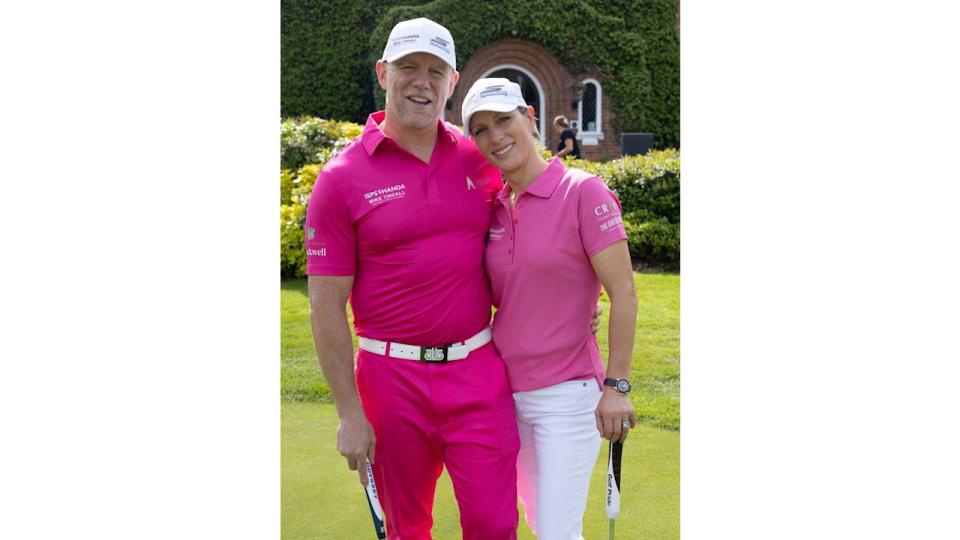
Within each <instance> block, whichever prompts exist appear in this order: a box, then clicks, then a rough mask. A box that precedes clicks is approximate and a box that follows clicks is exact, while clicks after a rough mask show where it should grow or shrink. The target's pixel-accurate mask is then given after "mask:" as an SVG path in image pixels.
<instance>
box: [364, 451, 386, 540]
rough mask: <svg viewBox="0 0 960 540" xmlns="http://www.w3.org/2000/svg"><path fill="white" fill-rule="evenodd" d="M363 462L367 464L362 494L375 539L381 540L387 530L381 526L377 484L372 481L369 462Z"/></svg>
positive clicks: (381, 511)
mask: <svg viewBox="0 0 960 540" xmlns="http://www.w3.org/2000/svg"><path fill="white" fill-rule="evenodd" d="M364 461H366V463H367V487H366V489H364V492H365V493H366V494H367V504H368V505H369V506H370V517H372V518H373V529H374V530H375V531H376V532H377V538H378V539H379V540H383V539H384V538H386V537H387V530H386V527H384V525H383V508H381V507H380V497H379V496H377V484H376V482H374V481H373V468H372V467H370V461H369V460H364Z"/></svg>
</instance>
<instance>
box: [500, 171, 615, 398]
mask: <svg viewBox="0 0 960 540" xmlns="http://www.w3.org/2000/svg"><path fill="white" fill-rule="evenodd" d="M510 192H511V188H510V186H509V185H505V186H504V187H503V190H501V191H500V193H499V195H498V196H497V204H495V205H494V208H493V210H492V217H491V220H490V230H489V231H488V232H487V247H486V254H485V258H484V264H485V265H486V269H487V274H488V275H489V277H490V283H491V286H492V289H493V303H494V305H495V306H496V307H497V312H496V314H495V315H494V319H493V340H494V343H495V344H496V346H497V348H498V349H499V351H500V353H501V354H502V355H503V359H504V361H505V362H506V364H507V373H508V374H509V376H510V385H511V387H512V389H513V391H514V392H520V391H526V390H535V389H538V388H544V387H546V386H551V385H554V384H558V383H561V382H564V381H569V380H574V379H588V378H590V377H594V378H596V379H597V384H598V385H600V384H602V379H603V373H604V371H605V370H604V366H603V362H602V361H601V359H600V349H599V347H598V345H597V340H596V337H595V336H594V335H593V334H592V333H591V332H590V319H591V315H592V313H593V311H594V308H595V307H596V302H597V298H599V296H600V280H599V279H598V278H597V275H596V274H595V273H594V271H593V267H592V266H591V265H590V258H591V257H593V256H594V255H596V254H597V253H598V252H600V251H601V250H602V249H603V248H605V247H607V246H609V245H610V244H612V243H614V242H617V241H620V240H624V239H626V237H627V233H626V231H625V230H624V227H623V221H622V219H621V217H620V201H619V200H618V199H617V197H616V195H614V194H613V192H612V191H610V189H609V188H608V187H607V186H606V184H604V183H603V181H602V180H600V179H599V178H597V177H595V176H592V175H590V174H588V173H586V172H584V171H581V170H579V169H567V168H566V167H564V165H563V162H562V161H560V160H559V159H554V160H553V161H551V162H550V164H549V166H548V167H547V168H546V170H544V171H543V173H541V174H540V176H538V177H537V178H536V179H535V180H534V181H533V182H532V183H531V184H530V186H528V187H527V189H526V191H524V192H523V193H522V194H520V197H519V199H518V200H517V204H516V206H515V207H514V208H513V209H512V210H511V208H510Z"/></svg>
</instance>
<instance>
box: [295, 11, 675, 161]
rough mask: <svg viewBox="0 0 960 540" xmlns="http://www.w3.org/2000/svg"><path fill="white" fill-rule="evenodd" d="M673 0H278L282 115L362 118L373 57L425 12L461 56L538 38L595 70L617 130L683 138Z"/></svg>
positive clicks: (376, 92) (376, 101)
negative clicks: (394, 32)
mask: <svg viewBox="0 0 960 540" xmlns="http://www.w3.org/2000/svg"><path fill="white" fill-rule="evenodd" d="M676 9H677V6H676V1H675V0H552V1H549V2H548V1H543V0H515V1H514V2H512V3H511V4H510V5H509V9H507V8H505V7H504V5H503V4H499V3H495V2H460V1H456V0H435V1H433V2H427V3H424V2H403V3H400V2H397V1H386V2H384V1H382V0H353V1H349V2H348V1H346V0H281V51H280V52H281V79H280V84H281V106H280V110H281V115H282V116H284V117H289V116H299V115H304V114H310V115H315V116H322V117H326V118H339V119H344V120H352V121H355V122H363V121H364V119H365V117H366V115H367V114H369V113H370V112H373V111H374V110H376V109H378V108H382V107H383V92H382V90H381V89H380V86H379V84H377V82H376V77H375V75H374V70H373V66H374V64H375V62H376V60H377V59H379V57H380V54H381V53H382V52H383V46H384V44H385V43H386V41H387V36H388V35H389V32H390V29H391V28H392V27H393V25H394V24H396V23H397V22H399V21H401V20H405V19H410V18H415V17H428V18H430V19H432V20H435V21H437V22H438V23H440V24H443V25H444V26H446V27H447V28H448V29H449V30H450V32H451V33H452V34H453V36H454V38H455V40H456V52H457V65H458V66H461V67H462V66H464V65H465V64H466V62H467V61H468V60H469V58H470V56H471V55H472V54H473V53H474V52H475V51H476V50H478V49H479V48H481V47H483V46H485V45H487V44H489V43H492V42H495V41H498V40H501V39H504V38H520V39H526V40H530V41H534V42H537V43H540V44H541V45H543V46H544V48H546V49H547V51H549V52H550V54H552V55H553V56H554V57H555V58H556V59H557V60H558V61H559V62H560V63H561V64H563V65H564V66H566V67H567V68H568V69H569V70H570V71H571V72H572V73H575V74H577V73H585V72H587V70H591V71H594V70H595V71H599V72H600V80H601V83H602V84H603V87H604V95H607V96H610V98H611V103H612V106H613V112H614V116H615V119H614V130H615V131H616V132H617V133H622V132H637V131H639V132H651V133H653V134H654V137H655V138H654V146H655V147H658V148H664V147H676V146H678V145H679V142H680V116H679V109H680V107H679V100H680V49H679V41H678V39H677V35H676V13H677V12H676Z"/></svg>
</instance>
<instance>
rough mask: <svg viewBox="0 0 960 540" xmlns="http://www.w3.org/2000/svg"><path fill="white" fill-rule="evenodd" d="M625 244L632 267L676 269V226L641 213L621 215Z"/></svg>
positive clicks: (678, 254)
mask: <svg viewBox="0 0 960 540" xmlns="http://www.w3.org/2000/svg"><path fill="white" fill-rule="evenodd" d="M623 225H624V227H625V228H626V229H627V244H628V245H629V247H630V258H631V259H633V262H634V264H637V265H640V266H653V267H658V268H662V269H664V270H678V269H679V268H680V224H679V223H670V222H669V221H667V220H666V219H664V218H662V217H655V218H653V219H649V216H644V215H643V212H642V211H641V212H635V213H632V214H625V215H624V216H623Z"/></svg>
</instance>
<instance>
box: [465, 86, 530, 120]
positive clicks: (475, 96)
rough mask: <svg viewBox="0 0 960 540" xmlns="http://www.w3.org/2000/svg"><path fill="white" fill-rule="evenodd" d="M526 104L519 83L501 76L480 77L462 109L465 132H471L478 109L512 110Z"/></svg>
mask: <svg viewBox="0 0 960 540" xmlns="http://www.w3.org/2000/svg"><path fill="white" fill-rule="evenodd" d="M526 106H527V102H526V101H524V100H523V92H521V91H520V85H519V84H517V83H515V82H511V81H509V80H508V79H503V78H500V77H495V78H489V79H480V80H479V81H477V82H475V83H473V86H471V87H470V91H468V92H467V97H466V98H464V100H463V107H462V108H461V109H460V116H461V117H462V118H463V132H464V133H470V117H471V116H473V113H475V112H477V111H494V112H510V111H512V110H514V109H516V108H517V107H526Z"/></svg>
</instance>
